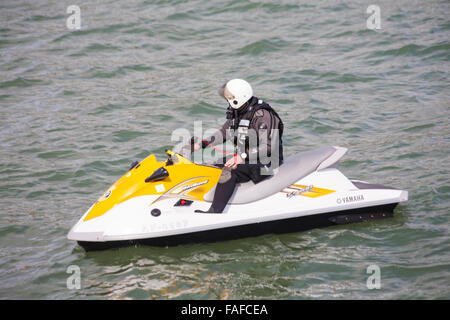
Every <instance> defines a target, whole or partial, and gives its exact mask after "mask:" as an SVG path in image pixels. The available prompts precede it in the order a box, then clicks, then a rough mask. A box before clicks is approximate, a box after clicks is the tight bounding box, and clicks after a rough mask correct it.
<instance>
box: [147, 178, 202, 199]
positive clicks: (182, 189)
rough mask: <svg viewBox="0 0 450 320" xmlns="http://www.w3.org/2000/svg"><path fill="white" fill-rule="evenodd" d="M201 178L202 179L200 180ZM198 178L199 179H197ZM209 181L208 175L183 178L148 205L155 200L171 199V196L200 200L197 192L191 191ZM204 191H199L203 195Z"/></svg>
mask: <svg viewBox="0 0 450 320" xmlns="http://www.w3.org/2000/svg"><path fill="white" fill-rule="evenodd" d="M202 179H203V180H202ZM197 180H200V181H197ZM208 182H209V179H208V177H205V176H203V177H195V178H192V179H188V180H185V181H183V182H181V183H179V184H177V185H175V186H174V187H172V188H170V189H169V190H167V191H166V192H165V193H163V194H162V195H161V196H160V197H159V198H158V199H156V200H155V201H153V202H152V203H151V204H150V205H153V204H154V203H155V202H158V201H161V200H165V199H172V198H185V199H191V200H200V199H199V197H198V196H197V194H195V193H191V192H193V191H195V190H196V189H197V188H199V187H201V186H203V185H205V184H207V183H208ZM203 194H204V192H202V193H201V195H203Z"/></svg>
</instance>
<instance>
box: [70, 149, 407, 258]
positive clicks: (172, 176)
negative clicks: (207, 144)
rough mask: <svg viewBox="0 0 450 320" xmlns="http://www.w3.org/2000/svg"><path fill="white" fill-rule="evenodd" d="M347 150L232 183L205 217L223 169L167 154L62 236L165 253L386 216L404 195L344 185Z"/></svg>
mask: <svg viewBox="0 0 450 320" xmlns="http://www.w3.org/2000/svg"><path fill="white" fill-rule="evenodd" d="M346 151H347V149H346V148H341V147H322V148H318V149H315V150H311V151H306V152H301V153H298V154H295V155H292V156H290V157H287V158H286V159H285V160H284V163H283V164H282V165H281V166H280V167H279V168H277V169H275V172H274V174H273V175H272V176H270V177H268V178H267V179H265V180H264V181H262V182H260V183H257V184H254V183H253V182H252V181H249V182H245V183H241V184H238V186H237V187H236V189H235V190H234V192H233V194H232V196H231V198H230V200H229V202H228V204H227V206H226V207H225V209H224V211H223V213H222V214H200V213H196V212H194V211H195V210H207V209H208V208H209V207H210V205H211V201H212V198H213V195H214V190H215V187H216V184H217V182H218V180H219V177H220V175H221V172H222V170H221V169H219V168H217V167H214V166H210V165H201V164H195V163H193V162H191V161H190V160H189V159H188V158H187V157H184V156H183V155H181V154H179V153H174V152H172V151H170V150H167V155H168V158H167V159H166V160H165V161H157V159H156V157H155V156H154V155H150V156H148V157H147V158H145V159H144V160H142V161H141V162H139V163H137V164H136V163H135V164H134V165H133V166H132V168H131V169H130V170H129V171H128V172H127V173H126V174H125V175H124V176H123V177H121V178H120V179H119V180H118V181H117V182H116V183H114V184H113V185H112V186H111V187H110V188H108V190H106V192H105V193H104V194H103V195H102V196H101V197H100V198H99V199H98V200H97V201H96V202H95V203H94V204H93V205H92V206H91V207H90V208H89V209H88V210H87V211H86V212H85V214H84V215H83V216H82V217H81V219H80V220H79V221H78V222H77V223H76V224H75V225H74V226H73V228H72V229H71V230H70V232H69V234H68V238H69V239H70V240H75V241H77V242H78V244H79V245H80V246H82V247H83V248H84V249H86V250H98V249H105V248H109V247H117V246H128V245H135V244H145V245H156V246H171V245H179V244H185V243H192V242H212V241H219V240H228V239H236V238H243V237H249V236H258V235H262V234H267V233H275V234H278V233H286V232H297V231H303V230H308V229H311V228H316V227H326V226H332V225H340V224H349V223H354V222H361V221H369V220H375V219H380V218H387V217H392V216H393V210H394V208H395V207H396V205H397V204H398V203H400V202H403V201H407V199H408V192H407V191H404V190H398V189H395V188H390V187H386V186H381V185H374V184H370V183H368V182H365V181H359V180H350V179H348V178H347V177H345V176H344V175H343V174H342V173H341V172H340V171H339V170H338V168H337V165H338V162H339V160H340V159H341V158H342V156H343V155H344V154H345V152H346Z"/></svg>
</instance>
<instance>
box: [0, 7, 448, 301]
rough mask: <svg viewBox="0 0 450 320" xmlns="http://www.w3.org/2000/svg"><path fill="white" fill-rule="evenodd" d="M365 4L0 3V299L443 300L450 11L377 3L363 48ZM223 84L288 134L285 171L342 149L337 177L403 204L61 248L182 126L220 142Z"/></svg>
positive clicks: (445, 286) (445, 290) (445, 288)
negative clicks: (287, 225)
mask: <svg viewBox="0 0 450 320" xmlns="http://www.w3.org/2000/svg"><path fill="white" fill-rule="evenodd" d="M75 2H76V3H75ZM73 4H76V5H78V6H79V8H80V17H81V23H80V26H81V29H80V30H70V29H68V27H67V24H66V22H67V19H68V18H69V17H70V15H71V14H70V13H67V11H66V10H67V8H68V7H69V6H70V5H73ZM371 4H375V3H372V2H371V1H312V0H306V1H289V0H280V1H263V0H251V1H250V0H242V1H241V0H239V1H238V0H236V1H219V0H192V1H182V0H178V1H169V0H167V1H165V0H159V1H150V0H146V1H143V0H139V1H138V0H115V1H112V0H105V1H66V0H63V1H57V0H48V1H41V0H38V1H1V2H0V209H1V211H0V299H311V298H312V299H438V298H441V299H442V298H444V299H448V298H450V286H449V283H450V238H449V223H450V217H449V204H450V201H449V196H450V181H449V180H450V179H449V178H450V176H449V171H448V169H449V167H450V161H449V160H450V157H449V142H450V127H449V116H450V104H449V101H450V89H449V88H450V83H449V61H450V40H449V39H450V37H449V36H450V19H449V15H450V3H449V2H448V1H406V0H400V1H386V0H380V1H376V5H378V6H379V8H380V23H381V24H380V27H381V28H380V29H375V30H372V29H370V28H368V22H367V20H368V19H369V18H370V15H371V14H370V13H367V11H366V10H367V8H368V7H369V5H371ZM231 78H245V79H247V80H248V81H249V82H251V84H252V85H253V87H254V91H255V95H256V96H258V97H260V98H262V99H264V100H266V101H267V102H269V103H270V104H271V105H272V106H273V107H274V108H275V109H276V110H277V111H278V113H279V114H280V116H281V117H282V118H283V120H284V123H285V136H284V144H285V148H284V149H285V154H286V155H290V154H293V153H296V152H300V151H305V150H310V149H313V148H317V147H320V146H326V145H338V146H342V147H346V148H348V149H349V151H348V153H347V154H346V155H345V157H344V158H343V159H342V162H341V165H340V168H341V170H342V172H343V173H344V174H345V175H347V176H348V177H351V178H355V179H360V180H365V181H370V182H372V183H380V184H384V185H390V186H393V187H396V188H400V189H405V190H408V191H409V201H408V202H407V203H404V204H401V205H399V206H398V207H397V209H396V210H395V216H394V218H391V219H385V220H378V221H372V222H365V223H360V224H353V225H345V226H337V227H330V228H324V229H315V230H311V231H307V232H299V233H290V234H284V235H265V236H261V237H255V238H246V239H240V240H233V241H226V242H218V243H210V244H191V245H183V246H178V247H173V248H154V247H137V248H136V247H130V248H122V249H118V250H107V251H102V252H89V253H86V252H85V251H84V250H83V249H81V248H80V247H78V246H77V245H76V243H74V242H72V241H69V240H67V238H66V235H67V233H68V231H69V229H70V228H71V227H72V225H73V224H75V222H76V221H77V220H78V219H79V218H80V217H81V215H82V214H83V213H84V212H85V211H86V210H87V209H88V208H89V207H90V205H91V204H92V203H93V202H94V201H95V200H96V199H97V198H98V197H99V196H100V195H101V194H102V193H103V192H104V191H105V190H106V189H107V188H108V186H110V185H111V184H112V183H113V182H114V181H116V180H117V179H118V178H119V177H120V176H121V175H123V173H124V172H125V171H126V170H127V169H128V167H129V165H130V164H131V162H133V161H134V160H141V159H143V158H144V157H146V156H147V155H148V154H150V153H155V154H156V155H157V157H158V158H159V159H163V158H164V149H165V148H167V147H170V146H172V145H173V143H172V142H171V134H172V132H173V131H174V130H176V129H178V128H186V129H189V130H191V129H192V128H193V123H194V121H195V120H202V121H203V122H204V123H205V124H207V125H208V126H210V127H214V126H217V125H218V123H219V120H220V121H222V120H223V119H224V116H225V107H226V105H224V101H222V100H221V98H220V97H219V96H218V95H217V88H218V87H219V86H220V85H221V84H223V83H224V82H225V81H226V80H227V79H231ZM71 265H75V266H78V267H79V270H80V279H81V287H80V288H79V289H76V288H75V289H70V288H68V287H67V279H68V277H69V276H70V275H71V274H69V273H67V271H68V268H69V266H71ZM370 265H377V266H379V268H380V271H381V278H380V280H381V281H380V283H381V288H380V289H374V290H370V289H368V287H367V285H366V281H367V278H368V277H369V276H370V274H368V273H367V268H368V267H369V266H370Z"/></svg>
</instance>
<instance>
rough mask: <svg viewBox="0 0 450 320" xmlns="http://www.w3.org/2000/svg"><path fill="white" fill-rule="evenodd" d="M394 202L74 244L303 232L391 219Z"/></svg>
mask: <svg viewBox="0 0 450 320" xmlns="http://www.w3.org/2000/svg"><path fill="white" fill-rule="evenodd" d="M397 204H398V203H390V204H385V205H379V206H374V207H366V208H356V209H350V210H342V211H335V212H327V213H322V214H315V215H309V216H300V217H295V218H288V219H281V220H273V221H266V222H259V223H250V224H245V225H238V226H232V227H225V228H219V229H211V230H205V231H197V232H190V233H183V234H174V235H170V236H162V237H155V238H146V239H134V240H116V241H78V244H79V245H80V246H81V247H83V248H84V249H85V250H86V251H94V250H105V249H111V248H119V247H130V246H140V245H145V246H157V247H170V246H178V245H182V244H190V243H212V242H219V241H228V240H235V239H242V238H248V237H257V236H261V235H266V234H284V233H293V232H301V231H307V230H311V229H315V228H323V227H330V226H336V225H343V224H351V223H358V222H365V221H372V220H378V219H384V218H391V217H393V215H394V208H395V207H396V206H397Z"/></svg>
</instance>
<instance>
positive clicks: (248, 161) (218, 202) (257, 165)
mask: <svg viewBox="0 0 450 320" xmlns="http://www.w3.org/2000/svg"><path fill="white" fill-rule="evenodd" d="M252 133H254V136H255V137H254V139H253V143H252V139H251V138H250V136H251V135H252ZM282 135H283V122H282V121H281V119H280V117H279V116H278V114H277V113H276V112H275V110H273V109H272V108H271V107H270V105H269V104H267V103H265V102H264V101H262V100H259V99H258V98H256V97H252V98H251V99H250V100H249V101H248V102H247V103H246V104H245V105H244V106H243V107H242V108H241V109H240V110H237V111H236V110H232V109H229V111H228V113H227V121H226V122H225V123H224V125H223V126H222V128H221V129H220V130H219V131H218V132H216V134H214V135H213V136H212V137H210V138H209V139H207V140H203V141H202V148H205V147H206V146H208V145H210V144H213V145H214V144H220V143H223V142H224V141H226V140H228V139H233V140H234V145H235V150H236V153H237V154H239V155H240V156H241V158H243V160H244V163H241V164H238V165H237V167H236V168H235V169H231V168H228V167H225V166H224V164H218V165H217V166H219V167H221V168H222V174H221V176H220V178H219V182H218V183H217V186H216V190H215V193H214V200H213V202H212V204H211V208H210V209H209V210H208V211H207V213H221V212H223V210H224V209H225V206H226V205H227V203H228V201H229V200H230V198H231V196H232V194H233V191H234V189H235V187H236V184H237V183H242V182H248V181H250V180H252V181H253V182H254V183H258V182H261V181H262V180H264V179H266V178H267V177H269V176H270V174H271V170H272V169H273V168H274V167H276V166H278V165H280V164H281V163H282V161H283V146H282ZM255 142H256V143H255ZM274 147H275V149H274ZM225 162H226V161H225V160H224V162H223V163H225ZM197 211H198V212H203V211H201V210H197Z"/></svg>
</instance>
